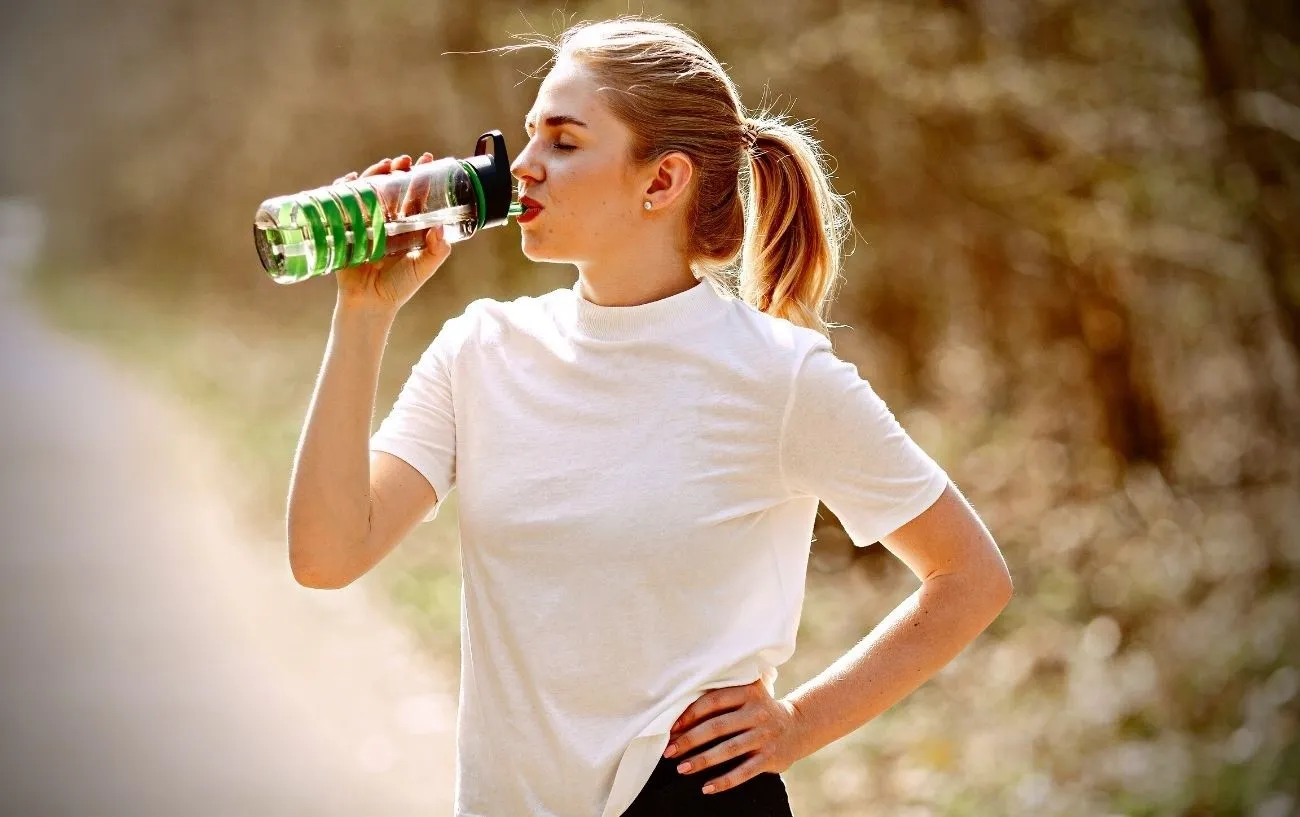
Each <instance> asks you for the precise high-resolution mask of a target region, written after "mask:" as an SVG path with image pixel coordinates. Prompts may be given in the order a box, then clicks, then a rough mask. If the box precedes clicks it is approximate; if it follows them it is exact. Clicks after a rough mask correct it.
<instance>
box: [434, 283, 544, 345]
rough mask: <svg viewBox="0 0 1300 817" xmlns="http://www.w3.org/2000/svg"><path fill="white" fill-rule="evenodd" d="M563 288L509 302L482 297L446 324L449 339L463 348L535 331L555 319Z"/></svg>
mask: <svg viewBox="0 0 1300 817" xmlns="http://www.w3.org/2000/svg"><path fill="white" fill-rule="evenodd" d="M562 293H563V290H556V291H554V292H548V293H546V294H544V295H538V296H533V295H523V296H520V297H518V298H514V299H511V300H508V301H503V300H500V299H497V298H478V299H476V300H473V301H470V302H469V304H467V305H466V306H465V309H464V310H463V311H462V312H461V313H460V314H459V315H457V316H455V317H453V318H451V319H449V320H448V321H447V322H446V324H444V325H443V329H442V332H441V333H440V337H441V336H442V335H446V336H447V337H446V342H447V343H448V344H449V345H450V346H451V347H452V348H454V349H455V350H456V351H459V350H460V349H461V347H464V346H466V345H499V344H501V343H503V342H508V341H509V340H510V338H511V337H512V336H518V335H519V334H520V333H523V334H535V333H536V332H537V330H538V327H541V326H545V325H547V324H548V323H550V322H551V321H552V315H553V313H554V311H555V309H556V308H557V306H558V304H559V303H560V298H561V297H562Z"/></svg>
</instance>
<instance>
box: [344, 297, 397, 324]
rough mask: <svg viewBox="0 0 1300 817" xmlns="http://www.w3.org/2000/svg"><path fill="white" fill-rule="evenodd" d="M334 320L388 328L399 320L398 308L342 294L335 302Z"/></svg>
mask: <svg viewBox="0 0 1300 817" xmlns="http://www.w3.org/2000/svg"><path fill="white" fill-rule="evenodd" d="M334 319H335V320H336V321H339V320H344V321H348V322H350V323H364V324H367V325H370V326H375V327H383V328H387V327H389V326H392V324H393V322H394V321H396V320H397V307H395V306H392V305H390V304H377V303H375V302H374V301H370V300H362V299H359V298H349V297H347V296H345V295H343V294H342V293H340V294H339V297H338V298H337V299H336V300H335V302H334Z"/></svg>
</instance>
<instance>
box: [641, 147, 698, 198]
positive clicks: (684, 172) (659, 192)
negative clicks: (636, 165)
mask: <svg viewBox="0 0 1300 817" xmlns="http://www.w3.org/2000/svg"><path fill="white" fill-rule="evenodd" d="M694 172H695V166H694V165H693V164H692V163H691V159H690V157H689V156H687V155H686V154H685V153H682V152H681V151H679V150H675V151H673V152H672V153H668V154H665V155H664V156H662V157H660V158H659V161H657V162H656V163H655V165H654V167H653V168H652V169H651V175H650V181H649V183H648V184H647V185H646V188H645V200H646V201H649V202H650V203H651V204H653V205H654V209H655V211H656V212H663V211H664V210H666V209H668V208H669V207H671V206H672V205H673V202H676V201H678V200H680V201H685V200H686V199H685V198H683V196H682V194H683V193H685V192H686V191H687V190H688V189H689V188H690V185H691V178H692V177H693V176H694Z"/></svg>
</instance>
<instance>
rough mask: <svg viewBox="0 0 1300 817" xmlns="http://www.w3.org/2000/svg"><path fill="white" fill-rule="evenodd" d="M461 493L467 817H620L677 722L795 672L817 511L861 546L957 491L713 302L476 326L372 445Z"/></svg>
mask: <svg viewBox="0 0 1300 817" xmlns="http://www.w3.org/2000/svg"><path fill="white" fill-rule="evenodd" d="M370 447H371V448H372V449H374V450H379V451H387V452H389V453H391V454H394V455H396V456H398V457H400V458H402V459H403V460H405V461H406V462H408V463H410V464H411V465H412V466H413V467H415V468H416V469H417V470H418V471H419V472H420V473H421V474H423V475H424V476H425V477H426V478H427V479H428V480H429V483H430V484H431V485H432V486H433V488H434V490H435V491H436V492H437V494H438V503H437V505H436V506H435V507H434V508H433V509H432V510H431V511H430V513H429V514H428V516H427V517H426V521H427V520H428V519H432V518H433V517H434V516H435V515H436V514H437V513H438V509H439V508H440V507H441V505H442V503H443V502H444V501H446V499H447V495H448V494H450V493H451V491H452V489H453V488H457V489H459V491H460V494H459V510H460V542H461V580H462V585H461V587H462V592H461V618H460V627H461V634H460V637H461V676H460V701H459V711H458V717H457V770H456V811H455V814H456V817H520V816H521V815H554V817H618V815H620V814H621V813H622V812H623V811H624V810H625V809H626V808H627V806H628V805H630V804H631V802H632V801H633V799H635V797H636V795H637V793H638V792H639V791H640V790H641V788H642V787H643V786H644V784H645V782H646V781H647V780H648V779H649V776H650V773H651V771H652V770H653V769H654V767H655V764H656V763H657V762H658V760H659V757H660V755H661V753H662V752H663V750H664V747H665V746H666V745H667V743H668V730H669V727H671V726H672V724H673V722H674V721H676V719H677V717H678V715H680V714H681V713H682V711H684V710H685V709H686V707H687V706H689V705H690V703H691V702H692V701H694V700H695V699H696V698H698V697H699V696H700V695H701V694H702V693H703V692H705V691H706V690H709V689H714V688H716V687H723V686H735V685H739V684H747V683H751V682H753V681H754V680H756V679H759V678H762V679H763V680H764V683H765V684H766V686H767V688H768V690H769V692H774V687H773V683H774V681H775V680H776V675H777V671H776V668H777V667H778V666H780V665H781V664H783V663H784V662H785V661H786V660H787V659H788V658H789V657H790V656H791V655H792V654H793V653H794V649H795V634H796V632H797V630H798V626H799V617H800V612H801V608H802V604H803V597H804V580H805V576H806V572H807V564H808V554H809V550H810V545H811V541H812V528H813V520H814V516H815V514H816V510H817V501H818V499H819V498H820V499H821V500H822V501H824V502H825V503H826V505H827V506H828V507H829V508H830V509H831V510H832V511H834V513H835V514H836V515H837V516H838V517H839V519H840V521H841V522H842V523H843V525H844V527H845V529H846V530H847V531H848V533H849V535H850V537H851V538H852V539H853V541H854V543H855V544H857V545H859V546H866V545H869V544H871V543H873V542H876V541H878V540H879V539H880V538H881V537H884V536H886V535H887V534H889V533H891V532H892V531H894V530H895V529H897V528H898V527H900V526H901V525H903V524H904V523H906V522H908V521H910V520H911V519H913V518H914V517H916V516H917V515H918V514H920V513H921V512H922V511H923V510H925V509H926V508H928V507H929V506H930V505H931V504H933V502H934V501H935V500H936V499H937V498H938V497H939V495H940V493H941V492H942V491H943V489H944V487H945V486H946V485H947V484H948V477H947V475H946V474H945V473H944V471H943V470H942V469H941V468H940V467H939V466H938V465H937V464H936V463H935V462H934V460H932V459H931V458H930V457H929V456H927V455H926V454H925V452H923V451H922V450H921V449H920V448H919V447H918V446H917V445H916V444H915V443H914V442H913V441H912V440H911V438H910V437H909V436H908V435H907V434H906V433H905V432H904V430H903V429H902V428H901V427H900V426H899V425H898V423H897V422H896V421H895V419H894V416H893V414H892V413H891V412H890V411H889V409H888V408H886V406H885V404H884V403H883V402H882V401H881V399H880V398H879V397H878V396H877V395H876V394H875V392H874V391H873V390H872V389H871V387H870V386H869V385H868V384H867V382H866V381H865V380H863V379H861V378H860V377H859V376H858V373H857V370H856V368H855V367H854V366H853V365H851V364H849V363H846V362H844V361H842V360H840V359H839V358H837V357H836V356H835V355H834V354H833V352H832V351H831V346H830V344H829V342H828V341H827V340H826V339H825V338H824V337H822V336H821V335H820V334H818V333H816V332H814V331H811V330H808V329H804V328H802V327H797V326H795V325H793V324H791V323H790V322H788V321H786V320H783V319H780V318H773V317H771V316H768V315H765V314H763V313H762V312H759V311H758V310H757V309H755V308H753V307H751V306H749V305H748V304H746V303H744V302H743V301H740V300H738V299H735V298H731V297H729V296H726V295H724V294H721V293H719V292H718V291H717V290H715V289H714V287H713V285H712V284H710V283H709V282H707V281H701V282H700V283H698V284H697V285H696V286H695V287H694V288H692V289H690V290H687V291H685V292H681V293H678V294H676V295H673V296H671V297H668V298H664V299H661V300H658V301H653V302H651V303H647V304H643V305H639V306H630V307H604V306H598V305H596V304H593V303H591V302H590V301H587V300H586V299H584V298H582V297H581V295H580V293H579V290H578V285H577V284H576V283H575V285H574V287H573V288H572V289H557V290H555V291H553V292H550V293H547V294H545V295H542V296H540V297H522V298H518V299H516V300H514V301H510V302H500V301H495V300H490V299H483V300H477V301H474V302H473V303H471V304H470V305H469V306H468V307H467V308H466V309H465V311H464V313H463V314H461V315H459V316H457V317H455V318H453V319H451V320H449V321H447V322H446V323H445V324H444V325H443V328H442V331H441V332H439V333H438V335H437V337H436V338H434V340H433V342H432V343H431V344H430V346H429V347H428V349H427V350H426V351H425V352H424V354H423V355H422V356H421V358H420V360H419V362H418V363H416V365H415V366H413V367H412V370H411V375H410V379H409V380H408V381H407V382H406V384H405V385H404V386H403V388H402V390H401V393H400V395H399V396H398V398H397V401H396V403H395V405H394V406H393V409H392V412H391V413H390V414H389V415H388V416H387V417H386V418H385V419H384V421H383V423H382V424H381V425H380V428H379V429H378V431H377V432H376V433H375V434H374V436H373V437H372V439H371V443H370Z"/></svg>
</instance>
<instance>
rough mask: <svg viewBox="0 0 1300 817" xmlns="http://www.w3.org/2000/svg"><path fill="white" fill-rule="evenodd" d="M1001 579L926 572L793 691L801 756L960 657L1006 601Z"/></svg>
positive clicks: (788, 698) (866, 719) (872, 715)
mask: <svg viewBox="0 0 1300 817" xmlns="http://www.w3.org/2000/svg"><path fill="white" fill-rule="evenodd" d="M1000 587H1001V585H1000V584H998V583H997V582H996V580H988V581H984V580H980V579H978V578H975V577H968V576H964V575H962V574H960V573H953V574H947V575H941V576H935V577H932V578H930V579H927V580H926V581H925V582H924V583H922V585H921V587H920V588H918V589H917V590H916V592H914V593H913V594H912V595H910V596H908V597H907V599H905V600H904V601H903V602H902V603H901V604H899V605H898V607H896V608H895V609H894V610H893V611H892V612H891V613H890V614H889V616H887V617H886V618H885V619H884V620H883V621H881V622H880V624H878V625H877V626H876V627H875V628H874V629H873V630H872V631H871V632H870V633H869V634H868V635H867V636H866V637H865V638H864V639H862V641H860V642H858V643H857V644H856V645H855V646H854V647H853V648H852V649H850V650H849V651H848V652H847V653H845V654H844V655H843V656H841V657H840V658H839V659H838V660H837V661H836V662H835V663H833V664H832V665H831V666H829V667H827V668H826V669H825V670H824V671H822V672H821V673H820V674H819V675H818V676H817V677H815V678H813V679H811V680H809V681H808V682H806V683H805V684H803V685H802V686H800V687H799V688H798V689H796V690H794V691H792V692H791V693H790V694H789V695H786V696H785V697H784V700H786V701H788V702H789V703H791V704H793V705H794V708H795V709H796V710H797V712H798V714H799V722H800V724H801V727H800V731H801V733H802V735H803V741H802V742H803V751H802V752H801V756H802V757H806V756H808V755H810V754H812V753H813V752H816V751H817V750H818V749H820V748H822V747H823V746H826V745H827V744H830V743H832V742H834V741H836V740H838V739H839V738H841V737H843V736H845V735H847V734H849V733H850V732H852V731H854V730H855V729H857V728H858V727H860V726H862V725H863V724H865V723H867V722H869V721H870V720H872V719H873V718H875V717H876V716H877V715H879V714H880V713H882V712H884V711H885V710H886V709H889V708H890V707H891V706H893V705H894V704H895V703H897V702H898V701H900V700H902V699H903V698H905V697H907V696H908V695H909V694H911V693H912V692H913V691H914V690H916V689H917V688H918V687H919V686H921V684H923V683H925V681H926V680H928V679H929V678H930V677H931V676H933V675H934V674H935V673H936V672H938V671H939V670H940V669H941V668H942V667H943V666H944V665H946V664H947V663H948V662H949V661H951V660H952V659H953V658H954V657H956V656H957V654H958V653H960V652H961V651H962V649H963V648H964V647H965V646H966V645H967V644H969V643H970V642H971V641H973V640H974V639H975V637H976V636H977V635H979V634H980V632H982V631H983V630H984V628H985V627H987V626H988V625H989V623H991V622H992V621H993V619H995V618H996V617H997V615H998V613H999V612H1001V610H1002V609H1003V607H1005V606H1006V603H1007V600H1008V596H1007V595H1006V594H1005V593H1004V592H1003V591H1002V590H1001V589H1000ZM994 588H998V589H994Z"/></svg>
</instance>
